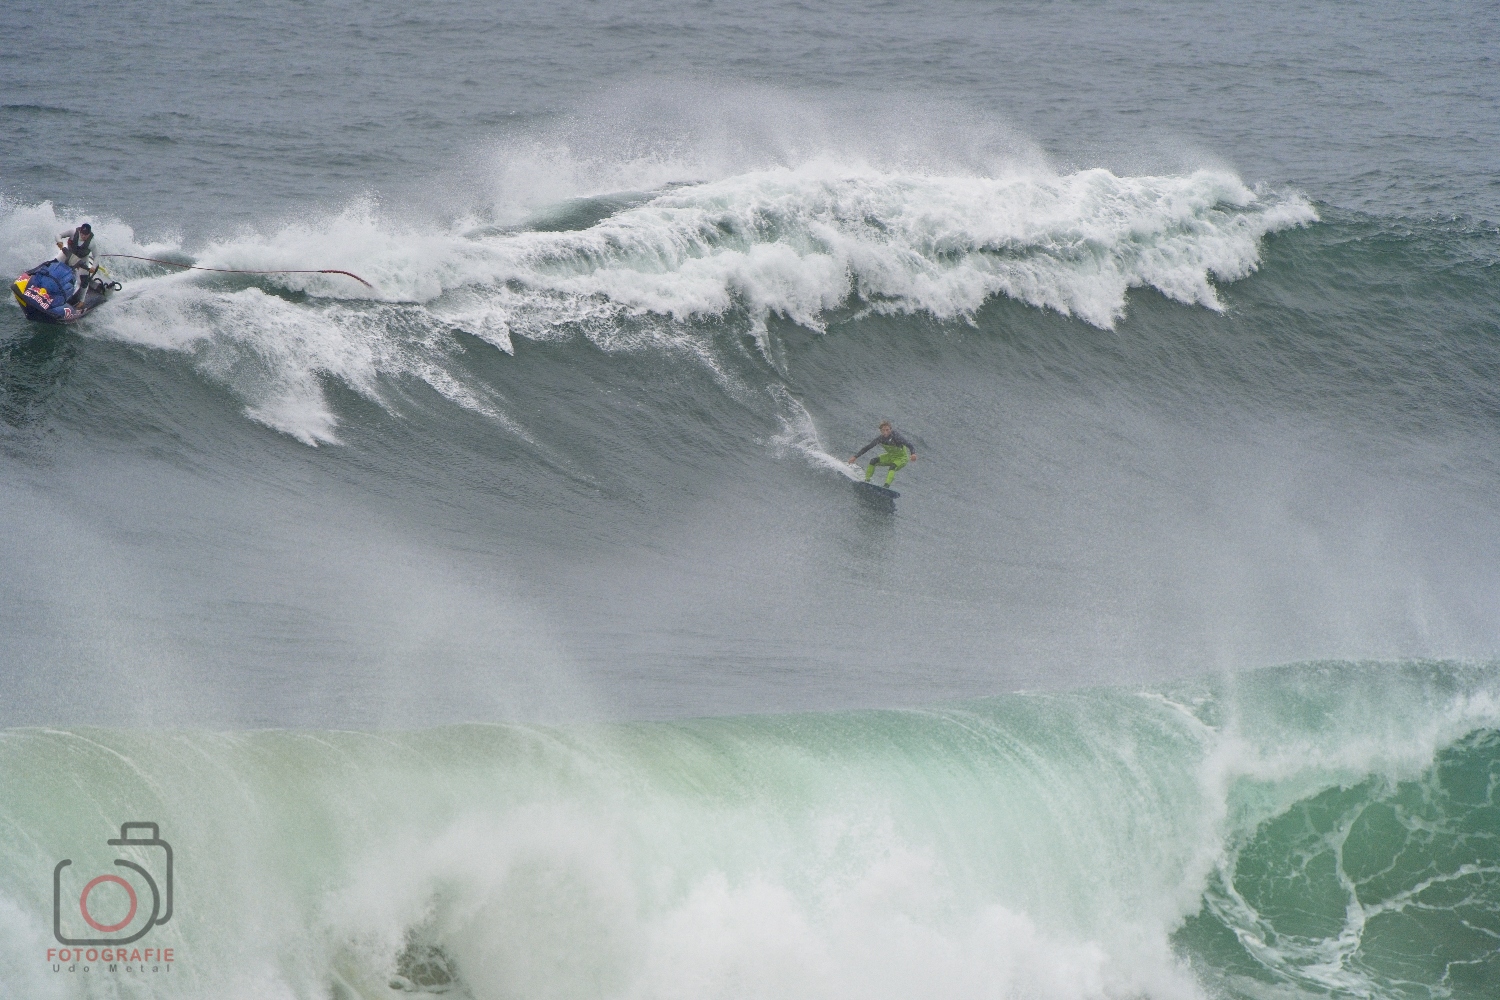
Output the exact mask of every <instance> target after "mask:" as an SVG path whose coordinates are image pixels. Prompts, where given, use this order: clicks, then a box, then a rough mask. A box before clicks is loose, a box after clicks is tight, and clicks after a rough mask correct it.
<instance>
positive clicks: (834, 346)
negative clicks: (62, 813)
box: [0, 150, 1500, 728]
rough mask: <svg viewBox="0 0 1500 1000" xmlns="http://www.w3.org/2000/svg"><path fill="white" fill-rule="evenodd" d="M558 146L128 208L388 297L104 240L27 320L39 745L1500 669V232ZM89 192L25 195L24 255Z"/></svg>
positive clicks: (230, 250) (1230, 186) (19, 630)
mask: <svg viewBox="0 0 1500 1000" xmlns="http://www.w3.org/2000/svg"><path fill="white" fill-rule="evenodd" d="M533 153H534V155H535V157H540V159H533V160H531V161H526V162H529V163H533V164H535V163H539V162H540V163H552V164H553V166H554V169H553V170H552V172H551V175H549V176H552V175H555V176H557V177H561V178H562V180H559V181H557V184H556V185H555V186H554V187H550V188H548V189H547V191H546V194H545V197H541V196H539V197H538V198H537V199H535V200H534V201H529V202H528V201H526V200H525V199H522V200H521V201H517V202H515V203H514V204H508V205H505V206H498V207H497V206H490V207H489V208H488V209H485V210H484V211H478V210H476V212H475V213H474V214H473V215H472V216H466V217H464V218H462V219H458V220H449V221H446V222H435V221H432V220H430V219H429V220H427V221H425V222H422V221H417V220H415V219H413V218H408V219H406V220H404V221H402V220H400V219H398V218H397V217H396V216H395V215H394V214H392V213H390V212H388V211H385V210H383V209H381V208H380V207H379V206H378V205H376V204H374V203H368V202H358V203H355V204H353V205H351V206H350V207H349V208H347V209H346V210H344V211H342V212H339V213H336V214H333V215H329V216H326V217H323V218H315V219H310V220H305V221H301V222H294V223H285V224H277V225H266V226H265V227H264V228H263V229H261V230H255V229H247V230H245V231H243V232H241V233H239V234H238V235H236V236H234V237H232V238H229V237H226V238H224V239H221V240H219V241H217V242H211V243H208V244H206V245H204V246H202V247H201V248H195V249H194V252H193V256H192V257H191V258H188V256H187V255H186V254H185V253H184V249H185V248H184V246H183V245H182V244H181V243H180V242H179V241H165V240H164V241H161V242H152V241H151V240H148V239H137V237H136V236H135V234H134V231H133V229H132V228H131V227H130V226H129V225H127V224H126V223H124V222H121V221H113V222H111V221H109V220H107V219H96V220H95V221H96V223H97V228H98V231H99V233H100V237H99V238H100V239H101V241H103V242H104V243H105V244H106V245H107V247H108V249H109V250H110V251H111V252H122V253H124V252H128V253H132V254H135V255H137V256H154V257H161V256H163V255H167V256H168V257H171V256H173V255H176V259H182V260H186V259H194V260H197V261H199V262H200V263H202V264H204V265H207V266H212V267H227V268H250V269H270V268H275V267H293V266H295V267H297V268H318V267H328V266H343V267H347V268H348V269H350V270H352V271H354V272H355V273H358V274H361V275H362V276H364V277H366V278H368V279H370V280H371V281H373V282H374V283H375V284H376V285H377V286H378V288H379V289H380V291H379V293H378V294H375V295H371V294H368V293H367V292H366V291H365V290H364V289H362V288H360V287H359V286H358V285H357V284H356V283H354V282H352V281H350V280H349V279H347V278H343V277H340V276H338V275H311V276H310V275H289V276H284V277H277V276H267V275H224V274H218V273H211V272H168V271H167V269H165V268H161V267H159V266H157V265H152V264H147V263H142V262H139V261H129V260H126V261H123V262H122V261H118V260H115V259H112V260H111V263H110V265H109V266H111V267H112V268H113V267H118V268H119V276H120V277H121V278H122V279H123V280H124V284H125V289H124V291H122V292H120V293H118V294H117V295H116V297H115V298H114V300H113V301H111V303H110V308H109V309H108V310H100V311H99V312H98V313H97V314H95V315H94V316H91V317H90V318H89V320H88V321H87V322H86V323H85V324H81V325H80V326H79V327H77V328H74V329H72V330H70V331H69V332H67V333H65V334H59V333H57V332H50V333H42V334H40V335H36V331H32V330H29V329H26V328H25V325H24V324H23V323H22V322H21V320H20V319H19V317H18V316H16V315H7V316H6V317H3V318H0V322H5V323H8V324H10V327H9V329H10V330H11V333H12V335H11V339H9V340H8V341H6V342H5V346H4V347H3V351H4V364H3V365H0V388H3V395H0V412H3V413H4V415H5V420H4V425H3V427H4V434H3V437H0V448H3V453H4V455H5V458H6V461H7V462H8V463H10V465H9V467H10V468H11V469H12V470H13V471H14V472H15V475H13V476H10V477H8V478H6V479H4V480H0V499H3V506H4V507H5V509H7V510H8V511H12V512H14V513H13V517H14V519H15V523H16V524H18V525H24V526H25V528H24V530H16V531H14V532H11V533H9V536H8V538H7V542H6V544H7V545H8V547H9V548H8V550H7V554H8V557H7V558H6V559H4V560H0V589H3V593H4V601H3V602H0V603H3V606H4V607H5V608H6V611H5V614H6V615H7V616H8V618H9V619H10V620H11V621H12V622H14V626H13V627H12V628H10V630H9V631H10V633H11V634H12V635H13V637H14V641H13V642H12V644H11V645H10V646H9V647H8V648H7V649H6V651H5V652H4V653H0V656H3V657H5V658H7V662H9V663H14V664H16V665H17V666H16V676H18V677H24V676H27V674H26V669H25V667H24V665H25V664H28V663H35V662H47V663H51V664H54V665H55V669H56V670H57V671H59V672H60V675H61V676H63V677H65V678H66V681H65V682H61V683H58V684H56V685H51V686H49V685H35V686H27V687H25V688H24V694H19V695H18V697H16V698H15V699H12V700H11V701H10V702H9V703H8V704H7V707H6V708H5V709H4V711H5V712H7V713H9V714H8V715H6V716H5V720H6V721H7V722H8V723H10V724H29V723H34V722H47V721H51V720H53V719H55V718H58V717H59V714H58V713H59V712H63V713H66V714H64V715H62V716H61V717H66V718H70V719H80V718H82V719H85V720H87V721H89V722H91V723H97V724H106V725H118V724H124V723H127V722H133V723H141V722H145V723H150V724H172V725H182V724H205V723H207V724H213V725H216V726H222V727H227V728H233V727H236V726H243V725H250V726H262V725H301V726H308V727H312V728H324V727H327V726H329V725H332V724H338V725H346V726H351V727H355V728H367V727H371V726H384V725H397V726H421V725H434V724H441V723H446V722H455V721H464V720H469V719H474V718H476V717H477V718H481V719H484V720H490V721H493V720H503V719H526V720H537V719H547V720H551V719H562V720H568V719H575V718H578V717H579V716H580V715H582V716H585V717H598V716H600V715H603V716H606V717H621V716H623V717H627V718H642V717H645V718H665V717H674V716H683V715H722V714H733V713H737V712H742V711H762V710H768V709H771V710H782V709H792V708H809V709H821V708H835V707H855V706H866V707H870V706H879V705H888V706H901V705H909V704H911V703H912V702H913V699H914V698H915V700H916V701H917V702H918V703H927V702H930V701H932V700H938V699H948V698H965V697H974V696H979V695H982V694H985V693H991V692H994V691H996V690H1005V689H1014V688H1034V687H1037V686H1048V687H1053V686H1062V685H1068V684H1080V683H1093V682H1097V680H1098V679H1099V677H1100V675H1099V671H1100V670H1101V669H1104V670H1106V675H1105V676H1106V677H1107V678H1108V679H1110V680H1122V679H1128V680H1147V679H1151V678H1161V677H1165V676H1171V675H1174V674H1186V673H1194V672H1198V671H1201V670H1203V669H1204V668H1205V667H1206V666H1208V665H1218V666H1223V667H1225V668H1230V669H1241V668H1248V667H1253V666H1261V665H1266V664H1271V663H1277V662H1291V661H1295V660H1298V659H1302V658H1305V657H1307V656H1308V655H1311V654H1317V655H1329V656H1337V657H1344V658H1355V657H1369V658H1377V659H1392V658H1404V657H1434V656H1469V657H1475V658H1484V657H1487V656H1489V655H1490V654H1491V652H1492V651H1493V650H1494V649H1496V648H1500V631H1497V628H1496V618H1495V616H1494V614H1493V607H1494V600H1495V596H1496V594H1497V593H1500V585H1497V580H1496V578H1495V575H1494V571H1493V567H1494V566H1495V565H1500V547H1497V542H1496V539H1500V519H1497V517H1496V516H1495V512H1494V510H1493V508H1492V504H1491V501H1490V498H1491V497H1493V496H1494V495H1495V491H1496V489H1500V452H1497V450H1496V446H1495V437H1494V434H1493V433H1492V429H1493V426H1494V420H1495V418H1496V414H1500V393H1497V390H1496V384H1497V383H1496V380H1495V378H1494V373H1495V371H1496V370H1500V350H1497V347H1496V344H1497V343H1500V340H1497V338H1496V337H1495V332H1496V326H1495V316H1497V315H1500V295H1497V290H1496V288H1495V285H1494V282H1493V280H1492V271H1493V267H1494V262H1495V261H1496V260H1497V259H1500V241H1497V238H1496V234H1495V233H1494V231H1493V229H1492V228H1489V227H1486V226H1483V225H1479V224H1476V223H1473V222H1469V221H1465V220H1437V221H1425V222H1424V221H1413V220H1405V219H1383V218H1378V217H1372V216H1368V215H1362V214H1358V213H1350V212H1345V211H1341V210H1339V209H1337V208H1333V207H1329V206H1323V207H1321V208H1319V209H1318V210H1316V211H1315V210H1314V209H1313V207H1311V206H1310V205H1309V204H1308V202H1307V200H1306V199H1305V198H1304V197H1303V196H1302V195H1300V194H1298V193H1297V192H1295V191H1276V190H1271V189H1265V188H1262V189H1259V190H1256V189H1252V188H1250V187H1249V186H1247V185H1246V184H1244V183H1243V182H1242V181H1240V180H1239V179H1238V178H1236V177H1235V176H1234V175H1233V174H1231V173H1228V172H1225V171H1222V170H1211V169H1206V168H1205V169H1198V170H1191V171H1187V172H1184V173H1180V174H1151V175H1140V176H1130V175H1119V174H1114V173H1110V172H1107V171H1103V170H1084V171H1077V172H1072V173H1068V172H1058V171H1050V170H1048V169H1046V168H1045V167H1044V166H1037V165H1035V164H1029V161H1025V160H1024V158H1018V159H1015V160H1014V161H1005V162H1004V163H1001V164H999V165H998V166H996V167H995V168H994V169H993V170H991V171H990V172H989V173H982V172H980V171H978V169H977V168H975V169H969V170H961V169H958V168H953V169H945V170H943V171H923V170H919V169H916V168H915V167H914V166H912V165H910V164H907V165H899V164H898V165H872V164H871V163H861V162H859V161H858V159H857V158H856V157H853V156H848V155H844V156H842V158H836V157H833V155H832V154H827V155H823V154H819V155H816V156H806V157H802V158H789V159H788V161H787V162H785V163H781V164H771V165H762V166H759V167H755V168H754V169H745V168H744V167H743V166H742V165H738V164H736V165H733V166H731V167H726V168H723V169H717V170H712V169H710V168H709V167H708V166H704V165H703V164H699V163H678V162H666V161H662V162H658V161H655V160H650V158H646V160H644V161H642V162H640V163H637V162H636V161H623V162H613V161H607V162H606V164H605V166H599V165H598V164H593V163H592V161H589V162H590V164H592V165H589V166H588V169H587V170H586V169H585V168H584V166H581V165H580V162H581V161H579V160H577V159H576V158H575V159H569V158H568V156H566V155H564V154H562V153H558V152H556V151H555V150H554V151H551V152H548V151H547V150H543V151H541V152H537V151H535V150H533ZM544 153H545V154H546V155H545V156H544V155H543V154H544ZM546 156H552V157H553V159H551V160H547V159H546ZM517 162H519V161H517ZM570 164H571V165H570ZM1007 164H1008V165H1007ZM514 165H515V164H514V162H512V163H511V166H512V167H514ZM689 168H691V170H690V169H689ZM507 169H509V168H507ZM699 169H702V170H704V171H707V172H708V176H707V177H706V179H705V178H700V179H698V180H692V179H691V178H684V176H682V175H683V174H684V173H690V172H691V171H692V170H699ZM589 171H593V173H590V172H589ZM544 173H545V172H544ZM601 178H602V180H601ZM624 179H633V180H635V181H639V182H640V183H641V184H642V185H643V189H622V188H618V187H613V186H610V187H609V188H608V190H606V191H605V192H604V193H600V192H599V191H597V190H591V189H590V185H592V184H602V183H605V182H608V185H614V184H618V183H621V182H622V180H624ZM560 192H561V194H562V195H563V196H560V194H559V193H560ZM569 192H572V193H571V194H569ZM63 218H64V217H63V215H61V214H59V213H58V212H57V211H56V210H55V209H54V208H53V207H52V206H50V205H45V204H41V205H23V204H19V203H7V204H6V205H5V207H4V209H3V211H0V237H3V245H4V247H5V253H6V254H7V255H8V258H7V259H9V260H10V261H11V264H12V265H13V266H15V267H17V268H19V267H21V266H24V265H25V264H27V263H31V262H33V260H34V258H36V257H38V256H40V255H41V254H42V252H43V250H44V248H45V243H46V240H47V239H49V238H50V237H51V236H55V234H56V232H57V231H59V229H60V226H61V223H62V220H63ZM885 416H893V417H894V418H895V419H896V421H897V424H898V426H901V427H902V428H903V430H905V431H906V432H907V433H908V434H911V435H913V436H914V440H916V441H917V443H918V444H919V446H920V455H921V460H920V462H918V463H915V464H914V465H913V466H911V467H910V468H909V469H908V470H906V471H904V472H903V473H902V480H901V481H902V482H907V483H911V484H912V489H911V490H910V491H909V494H908V495H907V496H905V497H904V498H903V503H902V505H901V506H900V508H899V509H898V510H897V511H896V512H895V514H894V515H891V514H890V512H885V513H881V512H876V511H872V510H867V509H864V508H862V507H860V506H859V505H858V504H857V503H856V502H855V499H854V497H853V496H852V495H851V491H850V490H849V488H848V486H847V483H846V481H845V480H846V477H848V476H852V475H855V474H856V473H855V472H854V470H853V469H852V468H851V467H849V466H848V465H847V464H846V459H847V457H848V456H849V455H850V454H851V453H852V452H853V451H854V450H855V449H857V448H858V447H859V446H861V445H862V444H864V443H865V442H866V441H868V440H869V438H870V436H871V435H872V434H873V430H874V428H873V425H874V424H875V423H876V422H877V421H878V420H879V419H880V418H881V417H885ZM460 540H461V541H460ZM143 567H144V568H143ZM142 574H144V575H145V578H147V579H149V580H150V581H152V582H151V585H150V586H145V587H143V586H141V585H140V581H141V579H142ZM892 613H893V614H895V615H897V616H898V617H899V619H900V620H901V621H902V622H903V624H904V625H905V626H906V629H907V632H906V633H904V634H903V635H902V636H896V635H893V634H892V633H890V632H889V631H888V630H883V629H882V628H881V627H880V626H878V625H877V626H874V627H871V626H869V625H867V624H866V623H868V622H871V621H872V620H876V621H878V620H881V619H882V617H883V616H885V615H887V614H892ZM205 623H208V624H207V626H206V627H205ZM904 635H909V636H912V637H919V638H918V639H916V640H915V641H907V640H906V639H905V638H904ZM872 656H878V657H880V660H879V663H878V666H876V667H875V668H874V670H873V672H871V666H870V662H871V657H872ZM309 662H316V663H319V664H322V665H323V666H324V668H325V669H323V670H320V671H309V670H308V669H307V664H308V663H309ZM205 664H211V665H212V666H211V669H204V665H205ZM755 664H760V665H762V666H764V665H766V664H770V665H771V667H770V668H769V669H771V670H772V671H773V672H774V674H775V676H776V677H777V678H778V680H777V682H776V684H775V685H773V686H772V687H771V688H769V689H768V688H766V686H765V685H764V684H763V683H762V680H763V675H762V674H761V672H760V670H759V668H758V667H756V666H755ZM539 665H540V666H539ZM120 671H125V672H126V673H127V674H128V675H129V676H131V677H133V678H137V679H138V680H139V681H140V682H141V684H143V685H145V686H148V687H153V688H155V689H160V690H165V691H169V692H170V695H169V696H168V697H163V698H153V699H149V700H148V701H146V702H140V703H137V702H133V701H130V700H124V701H122V700H120V699H116V698H112V697H110V696H108V695H107V694H106V693H105V692H106V691H107V690H108V681H109V680H110V679H111V678H113V677H115V676H116V675H117V674H118V673H119V672H120ZM913 678H916V679H917V680H916V681H914V680H913ZM913 683H916V684H917V690H916V693H915V695H914V694H913V691H912V687H911V686H912V684H913ZM70 690H78V691H82V692H84V695H83V696H82V699H81V700H73V699H71V697H70V696H69V695H67V694H66V692H67V691H70ZM73 713H82V715H81V716H80V715H78V714H73Z"/></svg>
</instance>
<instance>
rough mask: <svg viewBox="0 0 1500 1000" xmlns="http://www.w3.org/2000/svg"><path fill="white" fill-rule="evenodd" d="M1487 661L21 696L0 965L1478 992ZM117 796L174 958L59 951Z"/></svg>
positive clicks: (498, 989)
mask: <svg viewBox="0 0 1500 1000" xmlns="http://www.w3.org/2000/svg"><path fill="white" fill-rule="evenodd" d="M1495 676H1496V675H1495V672H1494V671H1493V669H1492V668H1487V667H1486V668H1479V667H1464V666H1457V665H1450V664H1438V663H1425V664H1408V665H1399V666H1398V665H1380V664H1350V663H1343V664H1333V663H1330V664H1310V665H1303V666H1296V667H1288V668H1280V669H1275V670H1267V671H1260V672H1254V673H1249V674H1242V675H1238V676H1236V677H1232V678H1226V679H1223V680H1220V681H1214V682H1201V683H1200V682H1192V683H1184V684H1177V685H1174V686H1170V687H1166V688H1160V689H1157V690H1129V689H1097V690H1091V691H1078V692H1073V693H1068V694H1059V695H1012V696H1006V697H1001V698H994V699H987V700H984V701H979V702H973V703H966V704H962V705H955V706H951V707H946V708H934V709H929V710H921V711H889V712H851V713H829V714H802V715H787V716H779V717H761V718H753V717H747V718H735V719H711V720H701V721H693V722H675V723H645V724H629V725H619V726H604V727H567V728H536V727H524V726H493V727H475V726H461V727H453V728H444V729H436V730H429V731H425V732H410V733H404V734H401V733H384V734H379V735H375V734H361V733H352V732H343V733H339V732H311V731H309V732H300V733H299V732H261V733H241V734H222V735H220V734H211V733H203V732H181V733H174V734H168V733H151V732H142V731H133V732H132V731H120V730H77V731H55V730H11V731H8V732H6V733H5V734H4V736H3V738H0V755H3V760H0V763H3V766H0V776H3V777H0V782H3V784H0V802H3V803H4V804H5V805H4V808H5V818H6V823H5V824H4V828H3V831H4V832H3V834H0V838H3V846H4V850H5V855H6V857H7V859H8V864H7V867H6V871H5V873H4V875H3V877H0V919H3V920H4V927H5V931H4V933H3V934H0V942H3V948H4V953H3V957H0V985H3V986H4V988H5V991H6V994H7V995H11V996H28V997H48V996H57V997H63V996H126V997H133V996H142V997H144V996H166V997H208V996H214V997H221V998H229V1000H239V998H252V997H254V998H265V997H283V996H284V997H303V996H308V997H311V996H337V997H343V998H352V997H361V998H365V997H369V998H375V997H381V998H384V997H394V996H398V995H403V993H404V994H406V995H411V994H419V995H420V994H422V993H447V994H448V995H458V996H472V997H474V998H476V1000H490V998H499V997H517V996H521V997H557V998H579V997H645V996H652V997H662V996H668V997H675V996H682V997H689V996H692V997H705V996H707V997H714V996H740V997H743V996H766V997H770V996H777V997H788V996H790V997H843V996H850V997H855V996H873V997H891V998H897V997H908V996H911V995H913V993H916V992H920V993H922V994H924V995H932V996H938V997H972V996H975V995H986V996H998V997H1049V998H1058V1000H1075V998H1076V1000H1083V998H1104V997H1118V996H1147V997H1153V998H1163V1000H1166V998H1182V1000H1188V998H1203V997H1209V996H1229V997H1245V998H1256V1000H1259V998H1263V997H1269V996H1277V997H1284V998H1285V997H1298V996H1308V997H1314V996H1328V995H1330V994H1332V995H1338V996H1364V997H1379V998H1392V1000H1394V998H1407V997H1417V996H1422V997H1436V996H1443V997H1451V998H1454V1000H1469V998H1473V1000H1478V998H1480V997H1484V996H1488V995H1489V992H1488V991H1489V988H1490V984H1492V983H1493V982H1494V972H1495V962H1496V957H1495V950H1494V948H1493V944H1492V941H1493V935H1494V933H1495V932H1496V920H1497V913H1500V880H1497V872H1500V855H1497V844H1496V829H1497V826H1496V822H1495V816H1496V807H1497V805H1496V802H1495V798H1494V796H1495V789H1496V786H1497V776H1500V701H1497V694H1500V690H1497V688H1496V686H1495ZM60 762H66V764H65V766H66V773H67V774H68V775H69V776H70V778H69V781H70V786H71V788H72V791H70V793H69V795H68V796H67V797H66V798H60V797H59V796H58V795H57V794H56V784H57V780H58V773H59V771H58V768H59V763H60ZM136 819H139V820H146V819H149V820H151V821H154V822H157V823H158V824H159V826H160V832H161V835H162V837H163V838H165V839H167V840H169V841H170V842H171V844H172V846H173V849H174V851H175V857H176V866H177V867H176V873H175V874H176V892H175V907H176V910H175V913H174V915H173V917H172V920H171V921H170V922H169V923H167V924H165V925H163V926H161V927H158V928H156V929H154V930H152V931H151V935H152V937H151V938H150V939H148V941H147V942H143V943H149V942H154V943H155V944H156V945H157V946H159V947H163V948H165V947H172V948H174V949H175V953H174V959H175V963H174V964H175V967H174V970H173V971H172V972H171V973H170V976H171V979H170V980H167V981H163V980H162V979H160V978H158V979H156V980H149V981H136V982H134V983H133V982H131V981H129V980H121V979H120V978H119V977H104V976H100V975H96V974H91V975H84V974H83V973H82V972H74V973H73V974H71V975H70V974H66V973H62V972H58V973H54V972H53V971H52V969H51V966H50V965H49V964H48V963H47V962H46V961H45V958H46V949H47V948H48V947H50V946H53V945H54V942H51V941H50V927H49V924H48V921H49V919H50V916H51V910H50V905H51V900H50V889H51V887H50V885H49V884H48V880H47V878H46V875H47V872H49V871H50V870H51V868H52V866H53V864H54V863H55V861H56V859H57V858H60V857H64V856H76V857H79V858H83V857H84V856H85V854H86V853H87V844H84V843H81V841H84V840H87V841H90V842H92V840H102V839H103V838H104V837H106V836H108V835H112V834H113V832H114V827H115V826H116V825H118V822H119V821H125V820H136ZM63 852H69V853H68V854H64V853H63ZM80 852H83V853H80ZM101 857H102V855H101ZM79 863H80V864H82V863H83V862H82V861H80V862H79ZM103 863H107V862H103ZM137 983H138V984H137ZM117 990H118V991H119V992H116V991H117Z"/></svg>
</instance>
